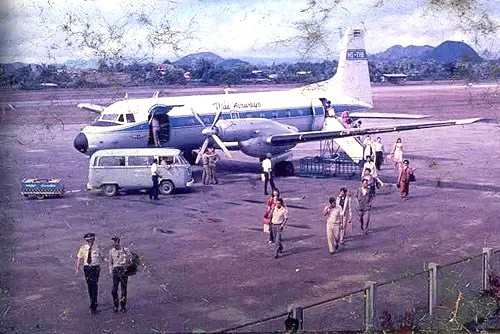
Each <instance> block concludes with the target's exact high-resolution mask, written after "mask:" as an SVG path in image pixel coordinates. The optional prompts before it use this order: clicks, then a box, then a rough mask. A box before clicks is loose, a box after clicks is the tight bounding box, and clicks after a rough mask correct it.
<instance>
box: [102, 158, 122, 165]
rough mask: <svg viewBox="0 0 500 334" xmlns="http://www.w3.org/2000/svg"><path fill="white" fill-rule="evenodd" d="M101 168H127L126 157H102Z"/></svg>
mask: <svg viewBox="0 0 500 334" xmlns="http://www.w3.org/2000/svg"><path fill="white" fill-rule="evenodd" d="M99 166H105V167H119V166H125V157H100V158H99Z"/></svg>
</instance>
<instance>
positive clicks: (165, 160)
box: [160, 157, 174, 166]
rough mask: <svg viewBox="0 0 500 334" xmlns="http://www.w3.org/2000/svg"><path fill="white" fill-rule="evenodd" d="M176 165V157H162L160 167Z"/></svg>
mask: <svg viewBox="0 0 500 334" xmlns="http://www.w3.org/2000/svg"><path fill="white" fill-rule="evenodd" d="M173 163H174V157H160V165H162V166H168V165H172V164H173Z"/></svg>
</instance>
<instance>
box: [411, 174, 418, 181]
mask: <svg viewBox="0 0 500 334" xmlns="http://www.w3.org/2000/svg"><path fill="white" fill-rule="evenodd" d="M409 181H410V182H415V181H417V179H416V178H415V174H413V173H411V174H410V178H409Z"/></svg>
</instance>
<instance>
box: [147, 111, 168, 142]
mask: <svg viewBox="0 0 500 334" xmlns="http://www.w3.org/2000/svg"><path fill="white" fill-rule="evenodd" d="M171 109H172V106H166V105H158V104H157V105H154V106H152V107H151V108H150V109H149V112H148V124H149V140H148V145H150V146H154V145H155V139H154V137H155V134H154V133H153V130H154V129H155V128H157V127H159V131H158V133H157V135H158V140H159V142H160V144H161V146H167V145H168V142H169V140H170V119H169V117H168V112H169V111H170V110H171Z"/></svg>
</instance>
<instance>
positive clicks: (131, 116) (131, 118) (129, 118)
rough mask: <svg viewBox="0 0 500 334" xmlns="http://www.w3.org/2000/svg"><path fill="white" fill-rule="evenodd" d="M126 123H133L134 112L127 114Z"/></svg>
mask: <svg viewBox="0 0 500 334" xmlns="http://www.w3.org/2000/svg"><path fill="white" fill-rule="evenodd" d="M127 123H135V117H134V114H127Z"/></svg>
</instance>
